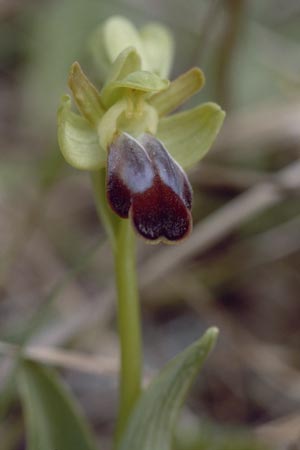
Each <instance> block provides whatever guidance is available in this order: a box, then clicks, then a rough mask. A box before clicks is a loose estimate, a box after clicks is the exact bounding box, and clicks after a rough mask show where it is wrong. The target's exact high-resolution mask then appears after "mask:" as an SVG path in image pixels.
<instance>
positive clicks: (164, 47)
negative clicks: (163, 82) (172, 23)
mask: <svg viewBox="0 0 300 450" xmlns="http://www.w3.org/2000/svg"><path fill="white" fill-rule="evenodd" d="M140 36H141V39H142V42H143V46H144V49H145V52H146V54H147V59H148V61H149V65H150V68H151V71H152V72H155V73H157V74H158V75H160V76H161V77H168V75H169V72H170V69H171V66H172V62H173V55H174V42H173V36H172V35H171V33H170V32H169V30H168V29H167V28H166V27H164V26H162V25H160V24H159V23H149V24H148V25H146V26H145V27H143V28H142V29H141V30H140Z"/></svg>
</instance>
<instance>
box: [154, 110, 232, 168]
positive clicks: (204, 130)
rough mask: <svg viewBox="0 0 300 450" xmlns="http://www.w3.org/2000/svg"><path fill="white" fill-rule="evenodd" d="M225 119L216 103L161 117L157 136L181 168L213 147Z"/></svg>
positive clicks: (186, 166)
mask: <svg viewBox="0 0 300 450" xmlns="http://www.w3.org/2000/svg"><path fill="white" fill-rule="evenodd" d="M224 117H225V112H224V111H222V110H221V108H220V107H219V106H218V105H216V104H215V103H204V104H202V105H200V106H197V107H196V108H193V109H190V110H188V111H184V112H182V113H178V114H174V115H173V116H170V117H165V118H162V119H161V120H160V121H159V125H158V132H157V137H158V138H159V139H160V140H161V141H162V142H163V143H164V144H165V146H166V148H167V149H168V151H169V152H170V154H171V155H172V156H173V158H174V159H175V160H176V161H177V162H178V163H179V164H180V165H181V167H183V169H188V168H189V167H191V166H193V165H194V164H196V163H197V162H198V161H200V160H201V159H202V158H203V156H204V155H205V154H206V152H207V151H208V150H209V148H210V147H211V145H212V144H213V142H214V140H215V138H216V136H217V134H218V132H219V130H220V128H221V125H222V123H223V120H224Z"/></svg>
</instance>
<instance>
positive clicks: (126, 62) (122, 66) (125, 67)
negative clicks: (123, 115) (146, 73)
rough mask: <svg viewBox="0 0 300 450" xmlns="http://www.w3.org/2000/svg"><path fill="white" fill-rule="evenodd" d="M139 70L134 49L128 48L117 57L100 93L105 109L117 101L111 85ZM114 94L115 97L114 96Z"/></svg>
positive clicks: (137, 57) (138, 61)
mask: <svg viewBox="0 0 300 450" xmlns="http://www.w3.org/2000/svg"><path fill="white" fill-rule="evenodd" d="M140 69H141V58H140V56H139V54H138V53H137V51H136V49H135V48H134V47H128V48H126V49H125V50H123V52H121V53H120V55H119V56H118V57H117V59H116V60H115V62H114V63H113V65H112V66H111V69H110V70H109V73H108V76H107V82H106V84H105V86H104V87H103V89H102V91H101V98H102V100H103V103H104V104H105V105H106V107H109V106H111V105H112V104H113V103H115V101H116V100H117V95H116V93H115V91H113V92H112V90H111V87H110V86H111V84H112V83H114V82H116V81H118V80H122V79H123V78H125V77H127V75H129V74H130V73H131V72H136V71H138V70H140ZM114 93H115V95H114Z"/></svg>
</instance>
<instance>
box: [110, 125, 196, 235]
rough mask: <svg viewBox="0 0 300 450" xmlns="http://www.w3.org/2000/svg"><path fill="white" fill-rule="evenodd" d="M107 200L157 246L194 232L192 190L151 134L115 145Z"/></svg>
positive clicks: (117, 140) (124, 136)
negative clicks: (129, 218)
mask: <svg viewBox="0 0 300 450" xmlns="http://www.w3.org/2000/svg"><path fill="white" fill-rule="evenodd" d="M107 197H108V201H109V203H110V205H111V207H112V209H113V210H114V211H115V212H116V213H117V214H118V215H119V216H120V217H123V218H126V217H128V216H130V217H131V219H132V222H133V224H134V227H135V229H136V230H137V232H138V233H139V234H140V235H142V236H143V237H144V238H145V239H147V240H149V241H152V242H159V241H161V240H163V241H165V242H176V241H179V240H181V239H183V238H185V237H186V236H187V235H188V234H189V233H190V231H191V228H192V217H191V212H190V209H191V205H192V188H191V185H190V183H189V181H188V178H187V176H186V174H185V172H184V171H183V169H182V168H181V167H180V166H179V164H177V163H176V161H174V159H173V158H172V156H171V155H170V154H169V153H168V151H167V150H166V149H165V147H164V146H163V144H162V143H161V142H160V141H159V140H158V139H156V138H155V137H153V136H151V135H149V134H143V135H142V136H141V137H140V138H139V139H138V140H136V139H134V138H133V137H131V136H130V135H128V134H127V133H122V134H120V135H118V136H117V137H116V138H115V140H114V141H113V143H112V144H111V146H110V149H109V154H108V162H107Z"/></svg>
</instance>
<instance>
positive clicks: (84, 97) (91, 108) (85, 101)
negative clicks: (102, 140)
mask: <svg viewBox="0 0 300 450" xmlns="http://www.w3.org/2000/svg"><path fill="white" fill-rule="evenodd" d="M69 87H70V89H71V91H72V93H73V96H74V100H75V103H76V105H77V107H78V109H79V111H80V112H81V114H82V115H83V116H84V117H85V118H86V119H87V120H88V121H89V123H90V124H91V125H92V126H96V125H97V124H98V122H99V120H100V119H101V117H102V116H103V114H104V112H105V110H104V107H103V106H102V102H101V98H100V94H99V92H98V91H97V89H96V87H95V86H94V85H93V84H92V83H91V82H90V80H89V79H88V77H87V76H86V75H85V74H84V72H83V70H82V69H81V67H80V64H79V63H78V62H75V63H74V64H72V67H71V70H70V74H69Z"/></svg>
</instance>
